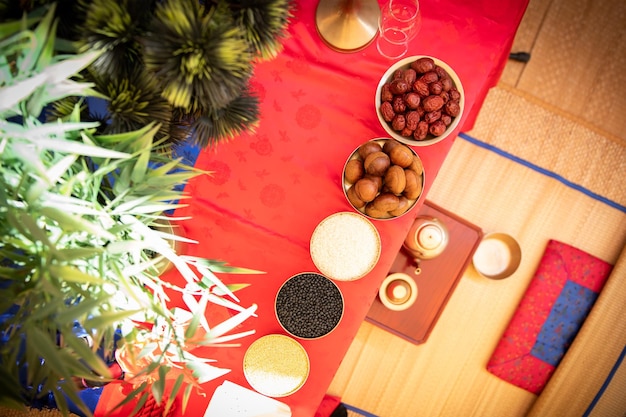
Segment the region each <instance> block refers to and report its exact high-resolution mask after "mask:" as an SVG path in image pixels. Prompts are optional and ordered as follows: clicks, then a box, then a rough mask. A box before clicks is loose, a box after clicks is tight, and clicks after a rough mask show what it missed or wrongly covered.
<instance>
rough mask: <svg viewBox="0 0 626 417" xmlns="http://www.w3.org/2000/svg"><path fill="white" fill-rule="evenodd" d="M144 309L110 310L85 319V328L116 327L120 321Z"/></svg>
mask: <svg viewBox="0 0 626 417" xmlns="http://www.w3.org/2000/svg"><path fill="white" fill-rule="evenodd" d="M142 311H143V310H141V309H139V310H124V311H109V312H104V313H101V314H100V315H98V316H93V317H90V318H89V319H87V320H86V321H85V324H84V326H85V328H87V329H89V328H94V329H104V328H107V327H116V326H117V325H118V324H119V323H120V322H122V321H124V320H126V319H128V318H130V317H132V316H133V315H134V314H137V313H141V312H142Z"/></svg>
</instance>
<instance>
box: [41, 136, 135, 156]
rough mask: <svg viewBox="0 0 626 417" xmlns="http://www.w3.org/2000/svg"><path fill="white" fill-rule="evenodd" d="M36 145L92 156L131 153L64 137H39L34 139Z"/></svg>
mask: <svg viewBox="0 0 626 417" xmlns="http://www.w3.org/2000/svg"><path fill="white" fill-rule="evenodd" d="M33 143H34V144H35V145H36V146H39V147H40V148H43V149H47V150H50V151H57V152H63V153H75V154H79V155H83V156H91V157H95V158H121V159H124V158H128V157H129V155H128V154H126V153H124V152H118V151H113V150H110V149H106V148H100V147H98V146H90V145H85V144H82V143H79V142H74V141H71V140H64V139H46V138H39V139H36V140H34V141H33Z"/></svg>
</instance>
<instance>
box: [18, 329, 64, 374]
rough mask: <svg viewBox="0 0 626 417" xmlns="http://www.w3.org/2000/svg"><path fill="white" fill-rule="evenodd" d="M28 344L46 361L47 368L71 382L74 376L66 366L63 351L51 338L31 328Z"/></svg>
mask: <svg viewBox="0 0 626 417" xmlns="http://www.w3.org/2000/svg"><path fill="white" fill-rule="evenodd" d="M26 344H27V345H28V347H29V349H30V350H31V351H33V352H38V353H39V354H40V355H41V357H42V358H43V359H44V360H45V361H46V362H45V363H46V366H48V367H50V369H51V370H52V371H53V372H54V373H56V374H57V375H59V376H61V377H63V378H65V379H67V380H70V379H71V378H72V374H71V373H70V372H69V370H68V369H67V366H66V363H65V362H66V358H64V357H63V356H64V355H63V354H62V351H60V350H59V348H58V347H57V346H56V345H55V344H54V343H53V342H52V341H51V340H50V336H49V335H48V334H47V333H45V332H44V331H42V330H40V329H39V328H37V327H34V326H31V327H30V328H29V329H28V332H27V335H26Z"/></svg>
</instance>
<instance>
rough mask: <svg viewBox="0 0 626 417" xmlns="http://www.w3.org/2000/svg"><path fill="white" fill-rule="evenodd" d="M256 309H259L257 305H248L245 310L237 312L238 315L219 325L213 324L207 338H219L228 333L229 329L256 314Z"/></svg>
mask: <svg viewBox="0 0 626 417" xmlns="http://www.w3.org/2000/svg"><path fill="white" fill-rule="evenodd" d="M256 309H257V305H256V304H253V305H252V306H250V307H248V308H247V309H245V310H244V311H241V312H239V313H237V314H236V315H234V316H232V317H231V318H229V319H227V320H225V321H223V322H222V323H220V324H218V325H217V326H213V328H212V329H211V331H210V332H209V333H208V334H207V338H208V339H211V338H217V337H219V336H222V335H223V334H225V333H228V332H229V331H231V330H232V329H234V328H235V327H237V326H239V325H240V324H241V323H243V322H244V321H245V320H246V319H248V318H249V317H251V316H252V315H254V313H255V312H256Z"/></svg>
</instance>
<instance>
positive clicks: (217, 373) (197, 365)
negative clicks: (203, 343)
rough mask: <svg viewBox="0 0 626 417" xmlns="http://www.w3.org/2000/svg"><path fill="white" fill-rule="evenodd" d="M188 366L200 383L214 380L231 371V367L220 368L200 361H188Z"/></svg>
mask: <svg viewBox="0 0 626 417" xmlns="http://www.w3.org/2000/svg"><path fill="white" fill-rule="evenodd" d="M187 368H189V369H191V371H192V372H193V376H194V378H196V379H197V380H198V383H200V384H204V383H205V382H209V381H212V380H214V379H216V378H219V377H221V376H224V375H226V374H227V373H229V372H230V369H222V368H218V367H215V366H213V365H209V364H208V363H203V362H199V361H196V362H188V363H187Z"/></svg>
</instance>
